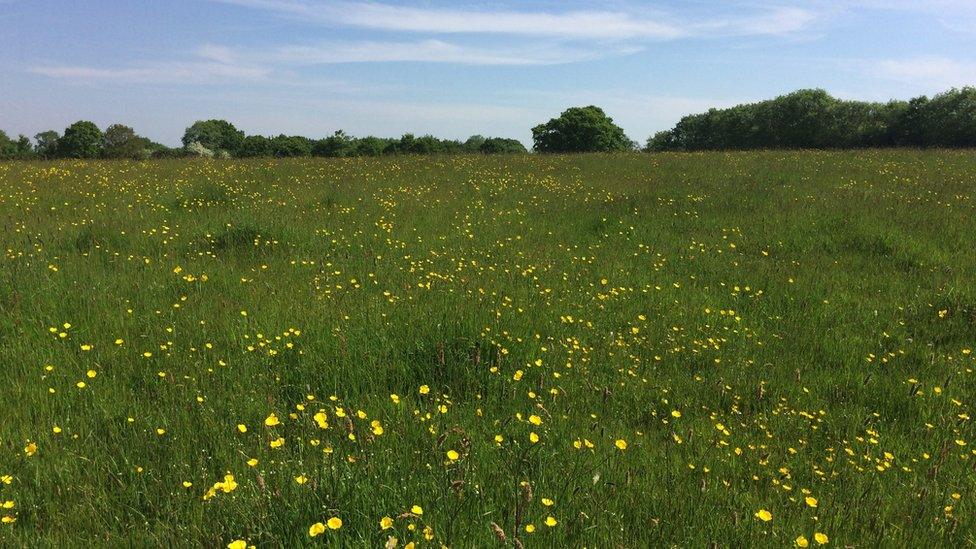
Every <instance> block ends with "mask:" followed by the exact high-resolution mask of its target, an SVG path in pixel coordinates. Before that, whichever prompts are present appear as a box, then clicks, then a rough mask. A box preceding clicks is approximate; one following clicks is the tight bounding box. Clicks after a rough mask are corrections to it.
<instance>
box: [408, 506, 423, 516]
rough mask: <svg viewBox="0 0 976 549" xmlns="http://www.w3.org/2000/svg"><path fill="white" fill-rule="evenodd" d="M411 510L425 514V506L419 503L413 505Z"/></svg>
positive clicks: (417, 513)
mask: <svg viewBox="0 0 976 549" xmlns="http://www.w3.org/2000/svg"><path fill="white" fill-rule="evenodd" d="M410 512H411V513H413V514H415V515H422V514H424V508H423V507H421V506H419V505H414V506H413V507H411V508H410Z"/></svg>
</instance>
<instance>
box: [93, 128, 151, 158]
mask: <svg viewBox="0 0 976 549" xmlns="http://www.w3.org/2000/svg"><path fill="white" fill-rule="evenodd" d="M149 144H150V141H149V140H148V139H146V138H145V137H140V136H139V135H137V134H136V132H135V130H133V129H132V128H130V127H128V126H123V125H122V124H112V125H111V126H109V127H107V128H105V133H104V134H103V135H102V156H104V157H105V158H135V159H138V158H142V157H143V155H144V151H145V150H146V149H147V148H148V147H149Z"/></svg>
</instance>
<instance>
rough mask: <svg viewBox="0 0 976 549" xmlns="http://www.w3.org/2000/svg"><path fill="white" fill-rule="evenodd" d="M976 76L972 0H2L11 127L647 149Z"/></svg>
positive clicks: (28, 131) (3, 80) (7, 124)
mask: <svg viewBox="0 0 976 549" xmlns="http://www.w3.org/2000/svg"><path fill="white" fill-rule="evenodd" d="M965 85H976V0H849V1H842V0H806V1H799V0H741V1H740V0H672V1H669V2H665V1H646V0H645V1H638V0H619V1H618V0H607V1H603V2H581V1H578V0H522V1H507V0H495V1H490V2H489V1H467V0H454V1H441V0H427V1H419V2H405V1H402V0H377V1H361V0H335V1H333V0H115V1H109V0H87V1H78V0H0V129H3V130H5V131H6V132H7V133H8V134H11V135H16V134H25V135H28V136H33V135H34V134H36V133H38V132H40V131H44V130H49V129H55V130H57V131H59V132H60V131H62V130H63V128H64V127H66V126H67V125H68V124H70V123H71V122H74V121H76V120H80V119H84V120H92V121H94V122H95V123H97V124H98V125H99V126H101V127H102V128H104V127H106V126H108V125H109V124H112V123H116V122H121V123H125V124H126V125H129V126H132V127H133V128H135V130H136V131H137V132H138V133H140V134H142V135H145V136H147V137H150V138H152V139H153V140H156V141H159V142H161V143H164V144H167V145H177V144H179V141H180V137H181V136H182V134H183V130H184V129H185V128H186V127H187V126H188V125H190V124H191V123H193V122H194V121H195V120H201V119H208V118H224V119H227V120H230V121H231V122H233V123H234V124H235V125H237V127H238V128H240V129H242V130H244V131H245V132H247V133H248V134H263V135H277V134H280V133H285V134H289V135H305V136H308V137H324V136H326V135H330V134H332V132H334V131H335V130H337V129H343V130H345V131H346V133H349V134H351V135H357V136H362V135H367V134H371V135H378V136H399V135H401V134H403V133H406V132H411V133H414V134H417V135H422V134H427V133H430V134H434V135H437V136H439V137H445V138H457V139H465V138H467V137H468V136H470V135H473V134H482V135H487V136H499V137H514V138H517V139H519V140H521V141H523V142H525V143H527V144H528V143H530V142H531V128H532V127H533V126H535V125H536V124H539V123H542V122H545V121H546V120H548V119H550V118H552V117H554V116H557V115H558V114H559V113H560V112H561V111H562V110H564V109H566V108H568V107H571V106H582V105H590V104H594V105H598V106H600V107H603V109H604V110H605V111H606V112H607V114H609V115H610V116H611V117H613V118H614V120H615V122H616V123H617V124H618V125H620V126H621V127H623V128H624V130H625V131H626V132H627V135H628V136H629V137H630V138H631V139H634V140H635V141H638V142H643V141H644V140H645V139H646V138H647V137H648V136H649V135H651V134H653V133H654V132H656V131H659V130H663V129H668V128H670V127H671V126H672V125H673V124H674V123H675V122H677V121H678V119H679V118H681V116H683V115H686V114H691V113H696V112H702V111H704V110H707V109H708V108H711V107H725V106H731V105H734V104H737V103H742V102H748V101H755V100H761V99H766V98H771V97H775V96H777V95H780V94H783V93H787V92H789V91H793V90H795V89H799V88H823V89H826V90H827V91H828V92H830V93H831V94H833V95H835V96H837V97H841V98H845V99H864V100H872V101H883V100H888V99H892V98H896V99H908V98H911V97H914V96H917V95H922V94H925V95H931V94H934V93H938V92H940V91H944V90H946V89H948V88H950V87H961V86H965Z"/></svg>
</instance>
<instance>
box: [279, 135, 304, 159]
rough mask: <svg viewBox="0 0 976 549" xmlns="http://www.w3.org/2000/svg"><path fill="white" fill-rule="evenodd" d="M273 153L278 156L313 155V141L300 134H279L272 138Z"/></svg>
mask: <svg viewBox="0 0 976 549" xmlns="http://www.w3.org/2000/svg"><path fill="white" fill-rule="evenodd" d="M270 145H271V155H272V156H275V157H277V158H291V157H296V156H311V154H312V141H311V140H310V139H309V138H307V137H301V136H298V135H292V136H288V135H284V134H282V135H279V136H278V137H273V138H271V144H270Z"/></svg>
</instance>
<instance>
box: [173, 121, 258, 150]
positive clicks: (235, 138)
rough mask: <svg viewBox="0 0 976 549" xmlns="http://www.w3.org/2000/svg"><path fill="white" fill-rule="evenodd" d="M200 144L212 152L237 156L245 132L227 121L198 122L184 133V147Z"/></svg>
mask: <svg viewBox="0 0 976 549" xmlns="http://www.w3.org/2000/svg"><path fill="white" fill-rule="evenodd" d="M191 143H200V144H201V145H203V146H204V148H207V149H209V150H211V151H214V152H217V151H226V152H228V153H231V154H237V153H238V151H239V149H240V148H241V145H243V143H244V132H242V131H240V130H238V129H237V128H235V127H234V125H233V124H231V123H230V122H228V121H226V120H198V121H196V122H194V123H193V125H192V126H190V127H189V128H187V129H186V131H185V132H183V146H184V147H189V146H190V144H191Z"/></svg>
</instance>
